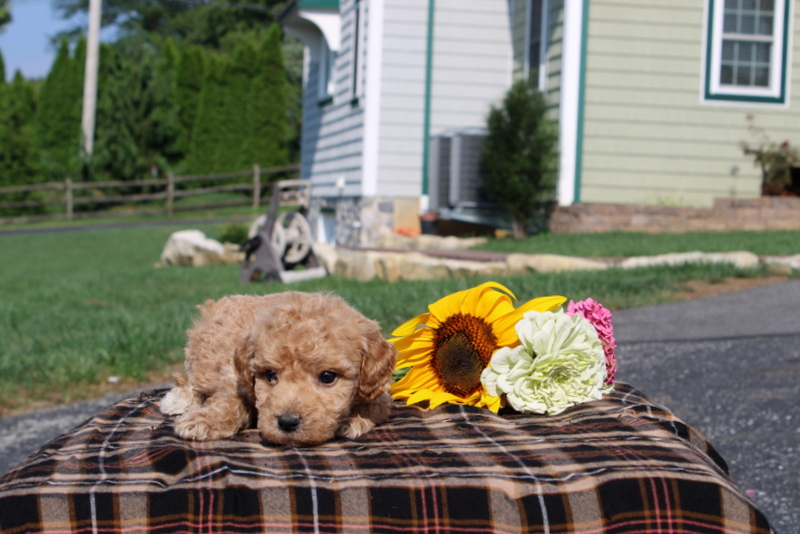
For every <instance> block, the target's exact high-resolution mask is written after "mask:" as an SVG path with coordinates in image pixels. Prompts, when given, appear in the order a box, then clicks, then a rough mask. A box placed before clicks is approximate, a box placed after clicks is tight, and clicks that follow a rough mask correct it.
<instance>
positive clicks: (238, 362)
mask: <svg viewBox="0 0 800 534" xmlns="http://www.w3.org/2000/svg"><path fill="white" fill-rule="evenodd" d="M253 356H254V347H253V342H252V340H251V339H250V336H247V337H246V338H244V340H243V341H242V342H241V343H239V346H238V347H236V352H235V353H234V355H233V365H234V367H235V368H236V380H237V387H238V389H239V395H241V396H243V397H246V398H247V399H248V400H249V401H251V402H255V399H256V390H255V376H254V375H253V370H252V368H251V367H250V362H251V361H252V360H253Z"/></svg>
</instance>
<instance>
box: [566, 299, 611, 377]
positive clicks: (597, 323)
mask: <svg viewBox="0 0 800 534" xmlns="http://www.w3.org/2000/svg"><path fill="white" fill-rule="evenodd" d="M576 313H577V314H578V315H580V316H581V317H583V318H584V319H586V320H587V321H589V322H590V323H591V324H592V326H594V328H595V330H597V337H599V338H600V342H601V343H602V344H603V351H604V352H605V356H606V384H608V385H611V384H613V383H614V380H615V379H616V376H617V357H616V356H615V355H614V349H615V348H617V343H616V340H615V339H614V327H613V326H612V325H611V312H610V311H609V310H608V309H606V308H604V307H603V305H602V304H600V303H599V302H597V301H596V300H593V299H586V300H582V301H580V302H573V301H571V300H570V301H569V305H568V307H567V315H569V316H570V317H572V316H573V315H575V314H576Z"/></svg>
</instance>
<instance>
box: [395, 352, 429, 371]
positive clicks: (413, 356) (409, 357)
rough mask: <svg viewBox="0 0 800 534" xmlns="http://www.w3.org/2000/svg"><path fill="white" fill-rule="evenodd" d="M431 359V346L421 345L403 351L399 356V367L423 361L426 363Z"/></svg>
mask: <svg viewBox="0 0 800 534" xmlns="http://www.w3.org/2000/svg"><path fill="white" fill-rule="evenodd" d="M430 359H431V348H430V347H419V348H415V349H407V350H404V351H402V352H401V353H400V354H398V356H397V368H398V369H402V368H403V367H413V366H415V365H419V364H421V363H425V362H427V361H428V360H430Z"/></svg>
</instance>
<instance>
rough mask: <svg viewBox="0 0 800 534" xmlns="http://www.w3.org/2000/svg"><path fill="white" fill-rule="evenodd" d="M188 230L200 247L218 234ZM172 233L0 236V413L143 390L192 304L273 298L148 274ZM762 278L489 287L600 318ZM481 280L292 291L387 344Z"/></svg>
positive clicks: (207, 276)
mask: <svg viewBox="0 0 800 534" xmlns="http://www.w3.org/2000/svg"><path fill="white" fill-rule="evenodd" d="M192 226H193V227H197V228H199V229H201V230H203V231H205V232H206V234H207V235H209V236H211V237H216V236H218V235H219V233H220V232H221V231H222V228H223V225H212V224H204V225H192ZM173 231H175V228H174V227H143V228H142V227H140V228H128V229H115V230H100V231H84V232H71V233H43V234H27V235H5V236H0V248H1V249H2V250H3V254H2V255H1V256H0V273H2V276H0V340H2V342H0V413H4V412H5V413H7V412H8V411H9V410H14V409H20V408H24V407H25V406H30V405H31V403H35V402H38V401H47V402H66V401H70V400H74V399H77V398H83V397H88V396H92V395H95V394H97V392H98V389H97V387H98V386H97V385H98V384H103V383H105V380H106V378H107V377H109V376H112V375H115V376H121V377H123V378H124V379H125V380H128V381H129V382H127V383H131V382H132V383H136V382H146V381H148V380H152V377H153V376H156V375H158V374H159V373H163V372H164V371H165V370H167V369H169V368H171V367H174V366H175V364H176V363H178V362H181V361H182V359H183V355H182V352H181V349H182V346H183V344H184V341H185V331H186V329H187V328H188V327H189V326H190V323H191V320H192V317H193V315H194V313H195V309H194V307H195V306H196V305H197V304H200V303H202V302H204V301H205V300H207V299H216V298H219V297H222V296H224V295H227V294H232V293H255V294H263V293H269V292H277V291H282V290H284V289H285V286H282V285H278V284H263V283H262V284H250V285H248V286H240V285H239V284H238V282H237V280H238V272H239V267H238V266H237V265H227V266H207V267H201V268H175V267H173V268H161V269H157V268H155V267H154V264H155V263H156V262H157V261H158V259H159V255H160V253H161V249H162V248H163V246H164V243H165V242H166V240H167V238H168V236H169V234H170V233H172V232H173ZM553 238H555V236H553ZM593 239H597V237H596V236H595V237H593ZM608 242H609V243H612V242H613V240H610V241H608ZM573 250H577V248H575V247H574V246H573ZM600 252H601V255H611V254H608V252H606V251H605V250H601V251H600ZM765 273H766V271H765V270H755V271H743V270H739V269H736V268H734V267H731V266H727V265H702V266H701V265H686V266H682V267H679V268H648V269H637V270H632V271H620V270H616V269H613V270H610V271H605V272H599V273H598V272H572V273H561V274H551V275H535V276H531V275H520V276H501V277H496V278H495V279H496V280H497V281H498V282H500V283H503V284H505V285H507V286H508V287H509V288H510V289H512V291H514V292H515V293H516V294H517V296H518V297H519V298H520V299H522V300H528V299H530V298H533V297H535V296H540V295H549V294H562V295H565V296H567V297H569V298H573V299H575V300H578V299H582V298H586V297H588V296H592V297H593V298H595V299H597V300H599V301H601V302H603V303H605V304H606V305H607V306H609V307H611V308H628V307H634V306H640V305H645V304H653V303H658V302H664V301H668V300H670V298H671V295H672V294H674V293H675V292H677V291H679V290H680V289H681V288H682V286H683V285H684V284H685V282H687V281H689V280H706V281H715V280H722V279H724V278H726V277H752V276H761V275H764V274H765ZM485 280H486V279H483V278H476V279H464V280H439V281H425V282H402V283H394V284H389V283H386V282H383V281H375V282H366V283H362V282H355V281H350V280H345V279H342V278H337V277H329V278H325V279H321V280H313V281H308V282H303V283H298V284H296V285H293V286H292V288H293V289H298V290H301V291H316V290H326V291H333V292H335V293H338V294H340V295H342V296H343V297H344V298H346V299H347V300H348V301H349V302H350V303H351V304H352V305H354V306H355V307H356V308H358V309H359V310H361V311H362V312H363V313H364V314H365V315H367V316H368V317H371V318H374V319H377V320H379V321H380V322H381V324H382V325H383V326H384V328H385V331H386V332H387V333H388V332H389V331H391V329H392V328H394V327H395V326H397V325H399V324H401V323H402V322H404V321H405V320H407V319H409V318H411V317H413V316H415V315H417V314H419V313H421V312H423V311H424V310H425V306H426V305H427V304H428V303H430V302H433V301H434V300H436V299H438V298H440V297H442V296H444V295H446V294H449V293H451V292H453V291H457V290H460V289H465V288H467V287H471V286H473V285H475V284H477V283H480V282H483V281H485Z"/></svg>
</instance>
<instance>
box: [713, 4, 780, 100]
mask: <svg viewBox="0 0 800 534" xmlns="http://www.w3.org/2000/svg"><path fill="white" fill-rule="evenodd" d="M774 2H775V13H774V20H773V30H774V31H773V35H772V49H771V54H770V63H769V65H770V73H769V76H770V78H769V80H770V81H769V84H768V86H767V87H762V86H742V85H723V84H722V83H720V78H721V72H720V71H721V66H722V42H723V40H724V35H723V32H722V29H723V21H724V14H725V0H707V4H706V10H707V16H706V21H705V28H704V37H705V41H706V46H705V54H704V73H703V74H704V80H703V101H705V102H709V103H714V102H716V103H737V102H740V103H746V104H753V103H755V104H777V105H786V104H787V103H788V79H789V66H790V63H789V54H790V52H791V47H790V39H791V35H792V24H791V22H792V15H793V13H792V4H793V3H794V2H793V1H792V0H774ZM753 40H754V41H755V42H763V40H759V39H757V38H756V39H753Z"/></svg>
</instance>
